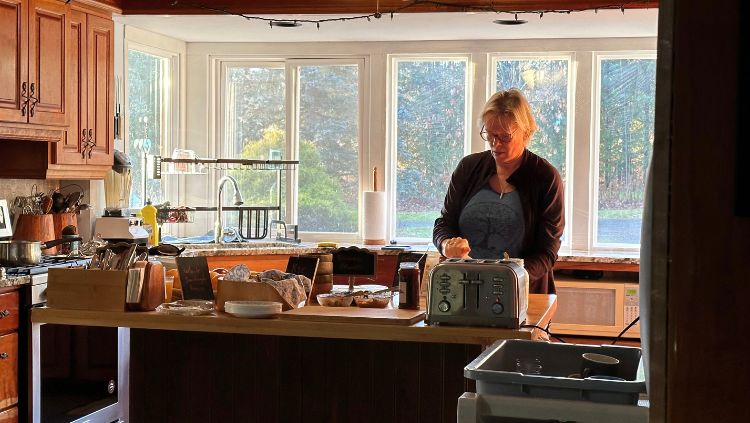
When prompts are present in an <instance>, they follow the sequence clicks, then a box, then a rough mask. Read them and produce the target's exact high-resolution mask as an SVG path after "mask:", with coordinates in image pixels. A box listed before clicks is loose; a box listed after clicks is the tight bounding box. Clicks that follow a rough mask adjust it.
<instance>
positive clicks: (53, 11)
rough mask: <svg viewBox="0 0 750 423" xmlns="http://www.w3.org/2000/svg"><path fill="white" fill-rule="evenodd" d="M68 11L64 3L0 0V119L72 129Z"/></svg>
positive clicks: (46, 0)
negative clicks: (68, 109)
mask: <svg viewBox="0 0 750 423" xmlns="http://www.w3.org/2000/svg"><path fill="white" fill-rule="evenodd" d="M67 11H68V7H67V6H66V5H65V3H64V2H62V1H54V0H0V57H2V58H3V61H2V65H0V121H3V122H12V123H30V124H35V125H40V126H55V127H65V126H67V125H68V114H67V108H68V102H67V98H66V97H67V93H66V89H65V86H66V85H65V81H66V73H67V54H66V52H67V50H66V46H67V37H68V23H67ZM4 126H5V127H7V125H4ZM21 129H26V128H23V127H21ZM6 132H8V131H6ZM22 133H23V134H24V135H21V136H18V137H14V136H12V135H11V136H7V134H6V137H7V138H28V136H26V135H25V134H26V133H27V132H22ZM40 140H42V141H45V140H46V139H43V137H42V139H40Z"/></svg>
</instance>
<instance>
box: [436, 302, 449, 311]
mask: <svg viewBox="0 0 750 423" xmlns="http://www.w3.org/2000/svg"><path fill="white" fill-rule="evenodd" d="M450 309H451V303H449V302H448V301H445V300H443V301H440V303H438V310H440V311H442V312H443V313H445V312H447V311H448V310H450Z"/></svg>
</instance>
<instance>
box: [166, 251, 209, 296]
mask: <svg viewBox="0 0 750 423" xmlns="http://www.w3.org/2000/svg"><path fill="white" fill-rule="evenodd" d="M175 261H176V262H177V271H178V272H179V273H180V283H181V284H182V298H183V299H185V300H207V301H212V300H213V299H214V291H213V289H212V288H211V275H210V274H209V273H208V260H207V259H206V257H175Z"/></svg>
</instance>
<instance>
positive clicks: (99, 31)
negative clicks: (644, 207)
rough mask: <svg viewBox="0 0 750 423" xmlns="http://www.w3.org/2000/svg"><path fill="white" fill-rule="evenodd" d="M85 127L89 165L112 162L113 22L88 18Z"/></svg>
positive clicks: (113, 105) (109, 163) (113, 138)
mask: <svg viewBox="0 0 750 423" xmlns="http://www.w3.org/2000/svg"><path fill="white" fill-rule="evenodd" d="M87 26H88V28H87V32H88V41H87V50H88V76H87V77H88V127H89V129H91V130H92V137H91V138H90V140H91V141H92V142H93V143H94V144H93V147H91V148H90V150H89V151H90V154H87V155H86V158H87V160H88V164H101V165H111V164H112V163H113V162H114V142H115V127H114V118H115V101H114V93H115V90H114V80H115V71H114V48H115V45H114V42H115V41H114V31H115V28H114V22H112V20H111V19H104V18H100V17H98V16H94V15H88V23H87Z"/></svg>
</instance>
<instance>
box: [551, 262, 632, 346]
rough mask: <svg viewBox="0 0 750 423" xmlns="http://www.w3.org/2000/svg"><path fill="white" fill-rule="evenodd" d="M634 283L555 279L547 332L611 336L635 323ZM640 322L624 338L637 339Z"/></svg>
mask: <svg viewBox="0 0 750 423" xmlns="http://www.w3.org/2000/svg"><path fill="white" fill-rule="evenodd" d="M636 282H637V280H632V278H631V279H629V280H628V279H623V278H620V277H611V278H608V277H605V278H602V279H599V280H585V279H575V278H572V277H570V276H555V287H556V289H557V311H556V312H555V314H554V315H553V316H552V323H551V324H550V328H549V330H550V332H552V333H554V334H559V335H584V336H601V337H615V336H617V335H619V334H620V332H622V330H623V329H625V327H626V326H627V325H629V324H630V323H631V322H632V321H633V320H635V319H636V318H637V317H638V316H639V314H640V312H639V308H638V291H639V290H638V284H637V283H636ZM640 332H641V326H640V322H638V323H636V324H635V325H633V326H632V327H631V328H630V329H628V331H627V332H625V334H623V337H624V338H640V336H641V335H640Z"/></svg>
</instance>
